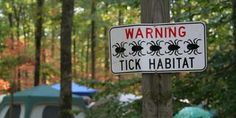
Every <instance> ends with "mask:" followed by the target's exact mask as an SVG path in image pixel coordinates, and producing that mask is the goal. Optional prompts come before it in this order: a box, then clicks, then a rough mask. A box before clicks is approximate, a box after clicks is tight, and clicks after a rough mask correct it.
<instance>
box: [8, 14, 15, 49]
mask: <svg viewBox="0 0 236 118" xmlns="http://www.w3.org/2000/svg"><path fill="white" fill-rule="evenodd" d="M8 21H9V26H10V30H11V31H10V37H11V40H12V47H11V49H14V35H13V19H12V13H9V14H8Z"/></svg>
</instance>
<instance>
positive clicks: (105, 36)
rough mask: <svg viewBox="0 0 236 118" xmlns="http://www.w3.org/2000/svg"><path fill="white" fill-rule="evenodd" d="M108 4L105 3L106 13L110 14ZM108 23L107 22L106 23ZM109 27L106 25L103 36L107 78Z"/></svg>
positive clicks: (106, 74)
mask: <svg viewBox="0 0 236 118" xmlns="http://www.w3.org/2000/svg"><path fill="white" fill-rule="evenodd" d="M107 9H108V3H107V2H106V3H105V13H106V14H107V13H108V10H107ZM104 22H106V21H104ZM107 30H108V28H107V26H106V25H105V26H104V31H103V35H104V45H105V50H104V53H105V54H104V55H105V60H104V63H105V77H108V76H109V46H108V45H109V44H108V42H109V41H108V36H107Z"/></svg>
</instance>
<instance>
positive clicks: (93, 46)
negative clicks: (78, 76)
mask: <svg viewBox="0 0 236 118" xmlns="http://www.w3.org/2000/svg"><path fill="white" fill-rule="evenodd" d="M95 5H96V3H95V0H92V4H91V15H92V20H91V58H92V64H91V69H92V79H96V47H97V46H96V45H97V41H96V25H95V16H96V7H95Z"/></svg>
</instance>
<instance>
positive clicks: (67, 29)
mask: <svg viewBox="0 0 236 118" xmlns="http://www.w3.org/2000/svg"><path fill="white" fill-rule="evenodd" d="M73 10H74V0H62V19H61V90H60V98H61V99H60V118H73V114H72V113H71V111H70V110H71V109H72V93H71V82H72V65H71V63H72V60H71V33H72V21H73Z"/></svg>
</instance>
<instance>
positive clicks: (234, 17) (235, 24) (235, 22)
mask: <svg viewBox="0 0 236 118" xmlns="http://www.w3.org/2000/svg"><path fill="white" fill-rule="evenodd" d="M232 10H233V11H232V20H233V38H234V49H235V50H236V0H232Z"/></svg>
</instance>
